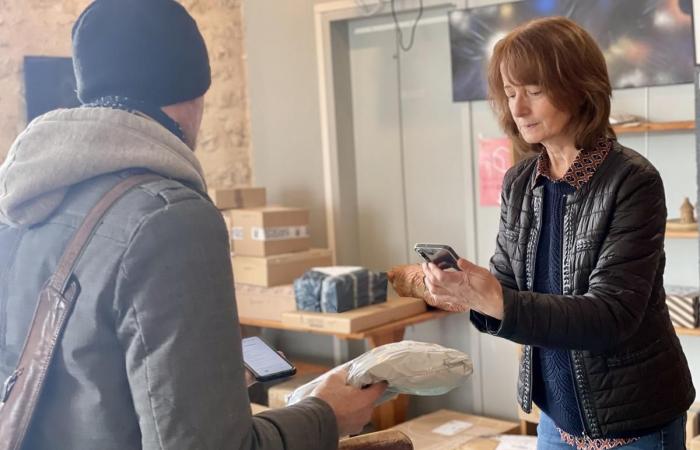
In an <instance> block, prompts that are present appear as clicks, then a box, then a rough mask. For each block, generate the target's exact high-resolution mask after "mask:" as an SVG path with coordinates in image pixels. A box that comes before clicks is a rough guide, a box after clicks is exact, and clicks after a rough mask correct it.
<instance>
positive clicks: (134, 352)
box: [0, 0, 384, 450]
mask: <svg viewBox="0 0 700 450" xmlns="http://www.w3.org/2000/svg"><path fill="white" fill-rule="evenodd" d="M72 36H73V52H74V55H73V56H74V68H75V75H76V78H77V87H78V97H79V98H80V100H81V102H82V103H83V106H81V107H79V108H74V109H63V110H56V111H52V112H49V113H47V114H45V115H43V116H41V117H38V118H37V119H35V120H34V121H33V122H32V123H31V124H30V125H29V126H28V127H27V129H26V130H24V132H23V133H22V134H21V135H20V136H19V137H18V138H17V140H16V141H15V143H14V144H13V146H12V148H11V149H10V151H9V153H8V156H7V158H6V159H5V162H4V163H3V164H2V165H1V166H0V249H3V251H0V293H1V294H0V311H2V312H3V314H0V382H1V381H2V380H4V379H7V380H9V381H8V382H7V383H6V385H5V386H6V390H5V394H7V395H10V394H11V393H12V391H13V389H16V390H21V388H17V386H18V385H19V386H22V383H15V382H16V381H17V377H21V376H22V375H21V373H22V370H21V368H20V370H17V369H18V368H17V365H18V361H19V356H20V354H21V352H22V348H23V342H24V340H25V337H26V336H27V334H28V331H29V330H30V325H31V319H32V315H33V313H34V310H35V309H36V307H37V304H38V303H37V299H38V298H39V292H40V291H41V289H42V287H43V286H44V285H45V284H46V280H48V279H49V278H50V277H51V276H52V274H53V273H54V272H55V271H56V269H57V265H58V261H59V260H60V258H61V255H62V254H63V252H64V250H65V249H66V246H67V244H68V242H69V240H70V239H71V238H72V236H73V235H74V233H75V231H76V229H77V227H78V226H79V225H80V224H81V223H82V222H83V220H84V218H85V217H86V215H87V213H88V211H90V210H91V209H92V207H93V206H94V205H95V204H96V203H97V201H98V200H99V199H100V198H102V197H103V196H104V195H105V193H107V192H108V191H110V190H111V189H112V188H113V187H114V186H116V185H117V184H118V183H120V182H122V181H123V180H124V179H126V178H128V177H130V176H132V175H133V174H135V173H140V172H144V171H145V172H148V173H150V174H152V175H154V177H153V178H152V179H151V180H149V181H147V182H145V183H143V184H141V185H139V186H136V187H135V188H133V189H131V190H130V191H128V192H127V193H126V194H125V195H124V196H122V197H121V198H120V199H119V200H118V201H117V203H116V204H115V205H114V206H113V207H112V208H111V209H110V210H109V211H108V212H107V213H106V215H105V216H104V217H103V218H102V220H101V222H100V225H98V227H97V229H96V231H95V233H94V234H93V235H92V237H91V240H90V241H89V244H88V245H87V247H86V248H85V250H84V251H83V252H82V253H81V254H80V256H79V259H78V263H77V265H75V268H74V270H73V272H72V277H71V278H70V280H71V281H70V282H71V286H76V289H75V290H72V291H71V293H75V295H77V298H76V299H75V301H74V303H75V306H74V307H73V310H72V312H71V313H70V316H69V317H68V319H67V322H66V325H65V330H64V332H63V334H62V336H61V337H60V338H59V339H58V340H57V341H56V353H55V355H54V358H53V360H52V362H51V365H50V366H49V370H48V373H47V375H46V378H45V382H44V386H43V391H42V393H41V395H40V397H39V400H38V404H37V409H36V410H35V413H34V415H33V416H32V419H31V423H30V428H29V432H28V433H27V434H26V435H25V436H26V437H25V439H24V444H23V447H22V448H31V449H37V450H42V449H52V450H68V449H71V450H81V449H100V450H124V449H141V448H143V449H194V448H209V449H224V448H225V449H260V450H264V449H292V450H309V449H324V450H325V449H334V448H336V447H337V444H338V436H339V435H344V434H349V433H355V432H358V431H359V430H360V429H361V428H362V426H363V425H364V424H365V423H367V421H368V420H369V417H370V415H371V411H372V407H373V403H374V401H375V400H376V399H377V398H378V397H379V396H380V395H381V394H382V392H383V391H384V386H383V385H374V386H372V387H369V388H367V389H359V388H355V387H352V386H349V385H347V384H346V379H347V372H346V371H344V370H342V369H340V370H336V371H334V372H333V373H332V374H331V376H329V377H328V378H326V381H324V382H323V383H322V384H321V385H319V386H318V387H317V388H316V390H315V391H314V392H313V393H312V396H311V397H309V398H307V399H305V400H303V401H302V402H300V403H297V404H295V405H293V406H290V407H288V408H284V409H279V410H274V411H269V412H265V413H262V414H260V415H258V416H255V417H253V416H251V410H250V404H249V400H248V392H247V386H246V372H245V369H244V366H243V363H242V355H241V353H242V351H241V350H242V349H241V335H240V327H239V323H238V316H237V313H236V308H235V293H234V290H233V287H234V283H233V275H232V271H231V259H230V253H229V251H230V250H229V237H228V233H227V230H226V226H225V224H224V221H223V219H222V217H221V214H220V213H219V212H218V211H217V209H216V208H215V207H214V205H212V203H211V201H210V200H209V199H208V197H207V196H206V183H205V180H204V175H203V172H202V169H201V166H200V164H199V162H198V160H197V158H196V156H195V154H194V152H193V151H192V150H194V148H195V143H196V138H197V134H198V131H199V127H200V123H201V119H202V112H203V108H204V101H203V96H204V94H205V93H206V91H207V90H208V89H209V86H210V84H211V71H210V67H209V58H208V55H207V48H206V45H205V43H204V40H203V38H202V35H201V34H200V32H199V30H198V28H197V25H196V23H195V21H194V20H193V19H192V18H191V17H190V15H189V14H188V13H187V11H186V10H185V8H183V7H182V6H181V5H180V4H179V3H177V2H176V1H174V0H96V1H94V2H93V3H91V4H90V5H89V6H88V7H87V9H86V10H85V11H84V12H83V13H82V14H81V15H80V17H79V18H78V20H77V22H76V23H75V26H74V28H73V33H72ZM5 250H7V251H5ZM66 295H68V294H66ZM12 375H14V377H13V376H12ZM13 386H14V387H13ZM6 410H7V409H6ZM2 414H3V410H2V409H1V408H0V438H1V437H2V436H7V433H11V432H12V430H7V429H6V428H4V427H3V421H2V417H3V416H2ZM3 443H4V442H3V441H2V439H0V448H4V447H3V445H2V444H3Z"/></svg>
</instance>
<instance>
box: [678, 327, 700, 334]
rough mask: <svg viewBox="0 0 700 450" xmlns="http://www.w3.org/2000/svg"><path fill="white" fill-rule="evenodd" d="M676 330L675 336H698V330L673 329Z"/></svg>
mask: <svg viewBox="0 0 700 450" xmlns="http://www.w3.org/2000/svg"><path fill="white" fill-rule="evenodd" d="M673 328H675V329H676V334H679V335H685V336H700V328H682V327H673Z"/></svg>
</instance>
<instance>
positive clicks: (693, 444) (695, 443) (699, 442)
mask: <svg viewBox="0 0 700 450" xmlns="http://www.w3.org/2000/svg"><path fill="white" fill-rule="evenodd" d="M688 450H700V436H695V437H694V438H693V439H691V440H690V446H689V447H688Z"/></svg>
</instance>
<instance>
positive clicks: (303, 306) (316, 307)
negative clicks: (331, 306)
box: [294, 270, 328, 312]
mask: <svg viewBox="0 0 700 450" xmlns="http://www.w3.org/2000/svg"><path fill="white" fill-rule="evenodd" d="M324 278H328V275H327V274H325V273H322V272H317V271H315V270H309V271H307V272H306V273H304V275H302V276H300V277H299V278H297V279H296V280H294V297H295V298H296V304H297V310H299V311H315V312H320V311H321V288H322V287H323V279H324Z"/></svg>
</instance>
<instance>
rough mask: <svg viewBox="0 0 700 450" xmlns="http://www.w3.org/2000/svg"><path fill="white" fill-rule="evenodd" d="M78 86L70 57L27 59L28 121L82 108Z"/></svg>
mask: <svg viewBox="0 0 700 450" xmlns="http://www.w3.org/2000/svg"><path fill="white" fill-rule="evenodd" d="M75 85H76V83H75V75H74V74H73V61H72V60H71V58H66V57H53V56H26V57H25V58H24V91H25V97H26V101H27V122H31V121H32V120H33V119H34V118H35V117H37V116H40V115H42V114H44V113H46V112H49V111H51V110H54V109H58V108H72V107H74V106H78V105H80V101H79V100H78V96H77V94H76V88H75Z"/></svg>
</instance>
